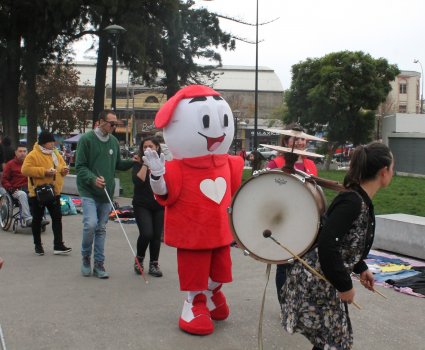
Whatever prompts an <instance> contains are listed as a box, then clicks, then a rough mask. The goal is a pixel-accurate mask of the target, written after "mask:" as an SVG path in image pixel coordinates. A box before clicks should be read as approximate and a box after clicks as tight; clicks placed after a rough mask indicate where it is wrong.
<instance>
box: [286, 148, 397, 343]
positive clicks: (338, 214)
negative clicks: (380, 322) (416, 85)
mask: <svg viewBox="0 0 425 350" xmlns="http://www.w3.org/2000/svg"><path fill="white" fill-rule="evenodd" d="M393 169H394V161H393V156H392V154H391V152H390V150H389V148H388V147H387V146H385V145H383V144H381V143H377V142H373V143H370V144H368V145H367V146H359V147H357V148H356V150H355V151H354V153H353V156H352V159H351V163H350V168H349V170H348V173H347V175H346V177H345V179H344V187H345V188H346V191H344V192H341V193H340V194H339V195H338V196H337V197H336V198H335V199H334V201H333V202H332V204H331V205H330V207H329V209H328V210H327V219H326V222H325V224H324V226H323V228H322V229H321V231H320V233H319V237H318V246H317V248H315V249H313V250H312V251H310V252H309V253H307V254H306V255H304V257H303V258H304V260H306V261H307V262H308V264H309V265H310V266H312V267H313V268H315V269H316V270H317V271H318V272H319V273H321V274H323V275H324V276H325V277H326V279H327V280H328V281H329V282H330V283H328V282H325V281H323V280H321V279H320V278H318V277H316V276H315V275H314V274H312V273H311V272H310V271H309V270H308V269H306V268H305V267H304V266H303V265H302V264H301V263H300V262H298V261H296V262H295V263H294V264H293V267H292V268H291V270H290V271H288V277H287V280H286V282H285V284H284V286H283V289H282V295H281V300H282V303H281V310H282V311H281V316H282V326H283V327H284V328H285V329H286V330H287V331H288V332H289V333H293V332H300V333H302V334H303V335H304V336H305V337H307V338H308V339H309V340H310V342H311V343H312V344H313V345H314V347H313V349H317V350H319V349H341V350H346V349H351V348H352V344H353V336H352V328H351V322H350V318H349V315H348V307H347V303H348V304H349V303H352V302H353V300H354V294H355V291H354V288H353V284H352V281H351V277H350V274H351V273H352V272H355V273H358V274H360V281H361V283H362V284H363V286H364V287H365V288H367V289H370V290H373V285H374V280H373V275H372V273H371V272H370V271H369V270H368V268H367V265H366V263H365V262H364V261H363V259H365V258H366V256H367V254H368V252H369V250H370V247H371V246H372V242H373V236H374V230H375V216H374V211H373V204H372V198H373V197H374V195H375V194H376V193H377V192H378V191H379V190H380V189H381V188H383V187H386V186H388V185H389V184H390V182H391V179H392V176H393Z"/></svg>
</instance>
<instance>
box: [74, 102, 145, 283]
mask: <svg viewBox="0 0 425 350" xmlns="http://www.w3.org/2000/svg"><path fill="white" fill-rule="evenodd" d="M117 125H118V121H117V116H116V115H115V112H114V111H111V110H104V111H102V112H101V113H100V115H99V124H98V126H97V127H96V128H95V129H94V130H92V131H89V132H87V133H85V134H84V135H83V136H81V139H80V141H79V142H78V146H77V159H76V163H75V167H76V170H77V187H78V192H79V193H80V196H81V197H82V201H83V234H82V244H81V254H82V265H81V274H82V275H83V276H90V275H91V274H92V269H91V256H92V253H93V256H94V264H93V275H94V276H96V277H98V278H102V279H106V278H109V275H108V273H107V272H106V271H105V267H104V261H105V255H104V247H105V238H106V224H107V222H108V218H109V213H110V211H111V209H112V208H111V204H110V200H109V199H110V198H112V197H113V193H114V190H115V179H114V177H115V170H128V169H130V168H131V167H132V166H133V162H134V161H137V159H135V158H134V159H133V160H123V159H121V155H120V147H119V143H118V140H117V139H116V137H115V136H113V135H112V132H113V131H114V130H115V127H116V126H117Z"/></svg>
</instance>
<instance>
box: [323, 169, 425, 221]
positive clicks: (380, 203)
mask: <svg viewBox="0 0 425 350" xmlns="http://www.w3.org/2000/svg"><path fill="white" fill-rule="evenodd" d="M319 176H320V177H322V178H325V179H329V180H335V181H338V182H340V183H342V181H343V179H344V176H345V172H344V171H336V170H335V171H320V172H319ZM324 192H325V195H326V200H327V202H328V204H329V203H331V201H332V199H333V198H334V197H335V196H336V194H337V193H336V192H335V191H331V190H327V189H324ZM424 198H425V178H418V177H408V176H394V177H393V180H392V182H391V184H390V185H389V186H388V187H387V188H384V189H381V190H380V191H379V192H378V193H377V194H376V196H375V198H373V203H374V207H375V214H396V213H403V214H410V215H418V216H425V207H424V205H423V199H424Z"/></svg>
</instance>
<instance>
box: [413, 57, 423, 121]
mask: <svg viewBox="0 0 425 350" xmlns="http://www.w3.org/2000/svg"><path fill="white" fill-rule="evenodd" d="M413 63H419V65H420V66H421V77H422V83H421V114H423V113H424V70H423V69H422V63H421V62H420V61H419V60H417V59H414V60H413Z"/></svg>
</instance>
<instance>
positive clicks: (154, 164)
mask: <svg viewBox="0 0 425 350" xmlns="http://www.w3.org/2000/svg"><path fill="white" fill-rule="evenodd" d="M143 162H144V164H146V165H147V166H148V168H149V170H150V172H151V175H153V176H156V177H157V180H154V179H153V178H152V176H150V183H151V187H152V191H153V192H154V193H155V194H157V195H160V196H165V195H166V194H167V193H168V189H167V184H166V183H165V180H164V177H163V176H162V175H164V174H165V158H164V153H161V156H160V157H158V153H157V152H156V151H153V150H151V149H150V148H148V149H146V151H145V155H144V156H143ZM158 177H159V179H158Z"/></svg>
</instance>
